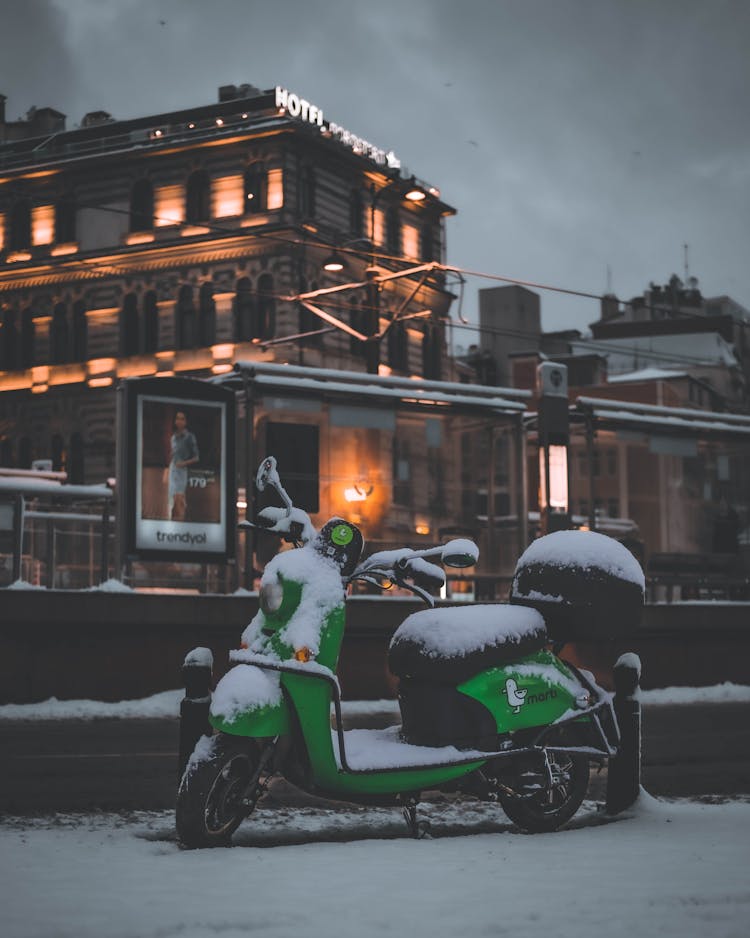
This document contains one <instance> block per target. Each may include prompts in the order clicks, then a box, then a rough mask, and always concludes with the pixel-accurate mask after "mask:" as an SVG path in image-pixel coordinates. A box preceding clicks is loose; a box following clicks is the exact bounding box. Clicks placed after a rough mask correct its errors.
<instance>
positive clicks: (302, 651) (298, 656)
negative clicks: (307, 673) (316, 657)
mask: <svg viewBox="0 0 750 938" xmlns="http://www.w3.org/2000/svg"><path fill="white" fill-rule="evenodd" d="M310 657H311V655H310V649H309V648H298V649H297V651H295V653H294V660H295V661H302V662H303V663H306V662H308V661H309V660H310Z"/></svg>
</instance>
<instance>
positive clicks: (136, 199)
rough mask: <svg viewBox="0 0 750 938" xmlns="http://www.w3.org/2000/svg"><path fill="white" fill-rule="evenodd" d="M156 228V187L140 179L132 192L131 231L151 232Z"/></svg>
mask: <svg viewBox="0 0 750 938" xmlns="http://www.w3.org/2000/svg"><path fill="white" fill-rule="evenodd" d="M153 227H154V187H153V186H152V185H151V181H150V180H149V179H139V180H138V182H136V184H135V185H134V186H133V188H132V190H131V192H130V230H131V232H133V231H151V229H152V228H153Z"/></svg>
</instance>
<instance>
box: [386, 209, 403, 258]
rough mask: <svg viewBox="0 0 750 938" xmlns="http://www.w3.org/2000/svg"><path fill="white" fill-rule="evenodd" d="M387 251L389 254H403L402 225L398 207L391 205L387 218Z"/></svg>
mask: <svg viewBox="0 0 750 938" xmlns="http://www.w3.org/2000/svg"><path fill="white" fill-rule="evenodd" d="M385 238H386V250H387V251H388V253H389V254H400V253H401V224H400V222H399V217H398V205H391V207H390V208H389V209H388V212H387V213H386V216H385Z"/></svg>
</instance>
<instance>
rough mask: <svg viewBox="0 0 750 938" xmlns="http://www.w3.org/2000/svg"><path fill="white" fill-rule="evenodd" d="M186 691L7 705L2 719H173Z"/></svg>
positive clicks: (0, 709) (53, 698)
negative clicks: (112, 701)
mask: <svg viewBox="0 0 750 938" xmlns="http://www.w3.org/2000/svg"><path fill="white" fill-rule="evenodd" d="M184 696H185V691H184V690H165V691H162V692H161V693H160V694H153V695H152V696H151V697H143V698H141V699H139V700H118V701H115V702H114V703H110V702H109V701H106V700H58V699H57V698H56V697H50V698H49V700H43V701H41V702H40V703H30V704H13V703H9V704H3V705H2V706H0V720H107V719H110V720H143V719H159V720H165V719H173V718H175V717H177V716H178V715H179V713H180V701H181V700H182V698H183V697H184Z"/></svg>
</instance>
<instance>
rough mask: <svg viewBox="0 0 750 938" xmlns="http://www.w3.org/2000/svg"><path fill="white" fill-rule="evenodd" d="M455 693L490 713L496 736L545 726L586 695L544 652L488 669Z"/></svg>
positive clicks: (557, 661) (569, 674) (573, 679)
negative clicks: (469, 698) (464, 696)
mask: <svg viewBox="0 0 750 938" xmlns="http://www.w3.org/2000/svg"><path fill="white" fill-rule="evenodd" d="M457 689H458V690H459V691H460V692H461V693H462V694H466V696H467V697H473V698H474V699H475V700H478V701H479V703H481V704H482V705H483V706H484V707H486V708H487V709H488V710H489V711H490V713H491V714H492V716H493V717H494V719H495V722H496V724H497V731H498V733H499V734H503V733H513V732H515V731H517V730H522V729H529V728H531V727H536V726H548V725H549V724H551V723H554V722H555V721H556V720H559V719H560V717H562V716H564V715H565V714H568V713H569V712H570V711H574V710H575V709H576V698H578V697H579V696H580V695H581V694H584V693H585V692H586V691H585V688H584V687H582V686H581V684H580V682H579V681H578V680H577V678H576V677H575V676H574V675H573V673H572V672H571V671H570V670H569V669H568V668H567V667H566V666H565V665H564V664H563V662H562V661H560V659H559V658H557V657H556V656H555V655H553V654H552V653H551V652H548V651H539V652H536V653H535V654H533V655H528V656H527V657H525V658H521V659H519V660H518V661H514V662H512V663H510V664H506V665H503V666H502V667H497V668H489V669H488V670H486V671H482V672H480V673H479V674H476V675H474V676H473V677H471V678H469V680H468V681H464V682H463V683H462V684H459V685H458V688H457Z"/></svg>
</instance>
